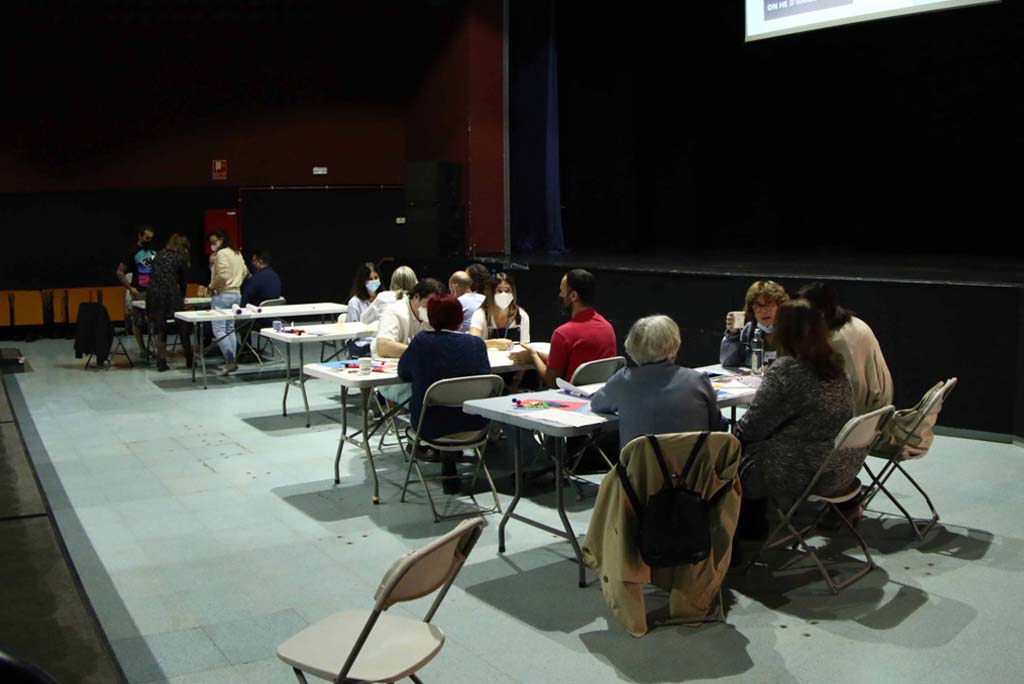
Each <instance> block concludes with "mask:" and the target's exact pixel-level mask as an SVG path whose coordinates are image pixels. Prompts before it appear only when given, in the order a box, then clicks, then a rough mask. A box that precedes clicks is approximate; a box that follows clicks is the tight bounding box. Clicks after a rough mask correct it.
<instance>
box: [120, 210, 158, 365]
mask: <svg viewBox="0 0 1024 684" xmlns="http://www.w3.org/2000/svg"><path fill="white" fill-rule="evenodd" d="M154 257H156V249H155V246H154V243H153V228H152V227H151V226H142V227H141V228H139V230H138V232H137V233H136V235H135V244H134V245H132V247H131V249H130V250H129V251H128V253H127V255H126V256H124V257H122V259H121V263H119V264H118V265H117V280H118V282H120V283H121V284H122V285H124V286H125V288H127V300H128V302H127V304H128V306H127V307H126V308H127V317H128V319H129V320H131V322H132V333H133V334H134V335H135V342H136V343H137V344H138V345H139V355H140V357H141V358H142V359H143V360H148V359H149V351H148V350H147V349H146V343H145V342H144V341H143V339H142V328H143V326H144V325H145V322H146V312H145V311H143V310H142V309H139V308H137V307H135V306H133V305H132V302H137V301H143V302H144V301H146V289H147V288H148V287H149V276H150V271H151V270H152V268H153V258H154Z"/></svg>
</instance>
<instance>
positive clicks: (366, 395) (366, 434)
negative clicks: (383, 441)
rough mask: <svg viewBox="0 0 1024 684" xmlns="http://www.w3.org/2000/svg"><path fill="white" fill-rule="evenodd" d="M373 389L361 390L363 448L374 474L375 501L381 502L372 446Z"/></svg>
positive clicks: (376, 502) (365, 388)
mask: <svg viewBox="0 0 1024 684" xmlns="http://www.w3.org/2000/svg"><path fill="white" fill-rule="evenodd" d="M372 391H373V390H372V389H369V388H368V387H364V388H362V389H361V390H360V393H361V395H362V396H361V398H362V402H361V403H362V407H361V409H362V414H363V448H364V449H365V450H366V457H367V458H368V459H370V472H371V473H372V474H373V503H375V504H379V503H380V483H379V482H378V481H377V466H376V465H375V464H374V462H373V449H372V448H371V447H370V429H369V425H370V393H371V392H372Z"/></svg>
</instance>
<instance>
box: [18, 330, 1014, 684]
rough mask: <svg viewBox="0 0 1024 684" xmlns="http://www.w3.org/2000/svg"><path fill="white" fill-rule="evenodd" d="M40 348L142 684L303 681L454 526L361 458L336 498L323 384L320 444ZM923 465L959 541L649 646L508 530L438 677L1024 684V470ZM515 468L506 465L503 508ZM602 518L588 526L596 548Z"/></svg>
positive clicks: (262, 404)
mask: <svg viewBox="0 0 1024 684" xmlns="http://www.w3.org/2000/svg"><path fill="white" fill-rule="evenodd" d="M19 347H20V348H21V349H22V351H23V352H25V354H26V356H28V358H29V360H30V363H31V365H32V368H33V371H34V372H31V373H26V374H24V375H20V376H17V378H16V380H14V381H13V382H16V383H17V385H18V386H19V388H20V392H21V393H22V395H23V397H24V400H25V402H26V403H27V406H28V408H29V410H30V413H31V421H32V424H33V426H34V431H33V430H32V429H31V428H29V429H27V430H26V438H27V441H28V442H29V448H30V450H31V451H32V456H33V458H34V460H35V462H36V466H37V468H38V471H39V475H40V478H41V480H42V482H43V485H44V487H45V489H46V492H47V495H48V497H49V499H50V502H51V505H52V506H53V508H54V509H55V513H56V516H57V519H58V522H59V524H60V528H61V532H62V534H63V536H64V538H65V540H66V543H67V546H68V548H69V550H70V552H71V554H72V556H73V559H74V562H75V565H76V567H77V568H78V571H79V573H80V575H81V577H82V579H83V581H84V583H85V587H86V589H87V591H88V593H89V597H90V599H91V601H92V603H93V605H94V606H95V608H96V611H97V612H98V614H99V617H100V620H101V622H102V624H103V626H104V629H105V630H106V632H107V635H108V636H109V638H110V639H111V642H112V644H113V646H114V649H115V652H116V654H117V656H118V658H119V660H120V662H121V664H122V666H123V668H124V670H125V672H126V673H127V675H128V677H129V679H130V681H131V682H132V684H136V683H138V684H141V683H143V682H164V681H170V682H175V683H176V684H214V683H216V684H221V683H224V684H227V683H233V682H237V683H239V684H241V683H243V682H244V683H246V684H257V683H261V682H282V683H284V682H289V681H294V679H293V678H292V675H291V673H290V671H289V669H288V668H287V667H286V666H285V665H283V664H282V663H280V662H278V661H277V660H276V659H275V657H274V650H275V647H276V645H277V644H278V643H280V642H281V641H282V640H284V639H285V638H286V637H288V636H289V635H291V634H293V633H294V632H296V631H298V630H299V629H301V628H302V627H303V626H304V625H306V624H308V623H309V622H311V621H314V620H317V619H318V618H320V617H322V616H324V615H327V614H329V613H331V612H333V611H336V610H340V609H349V608H367V607H368V606H369V605H370V602H371V597H372V594H373V591H374V589H375V588H376V585H377V582H378V581H379V579H380V577H381V575H382V574H383V572H384V571H385V569H386V568H387V567H388V566H389V565H390V564H391V562H392V561H393V560H394V559H395V558H396V557H398V556H399V555H400V554H402V553H404V552H405V551H407V550H408V549H411V548H415V547H417V546H419V545H421V544H423V543H424V542H426V541H427V540H429V539H431V538H433V537H434V536H436V535H438V534H440V533H442V532H443V531H446V530H447V529H450V527H451V525H452V524H453V523H450V524H447V525H435V524H433V523H432V522H430V516H429V510H428V509H427V508H426V505H425V503H424V501H423V498H422V496H420V495H419V493H418V492H416V491H415V489H414V496H413V497H412V499H411V503H406V504H401V503H399V502H398V494H399V485H400V484H401V480H402V477H403V476H404V468H403V465H404V464H403V461H402V458H401V456H400V455H399V454H398V453H397V452H395V453H391V454H390V455H388V456H385V457H383V458H380V459H379V460H378V462H377V463H378V469H379V475H380V476H381V478H382V496H383V503H382V505H380V506H373V505H371V503H370V490H369V486H368V484H367V478H368V471H367V468H368V464H367V463H366V460H365V458H364V457H363V456H362V455H361V454H360V452H359V451H358V450H357V449H355V448H353V447H348V446H347V447H346V448H345V456H344V458H343V460H342V484H341V485H340V486H335V485H334V484H333V479H332V473H331V466H332V459H333V457H334V451H335V447H336V445H337V437H338V433H339V426H338V424H337V420H338V413H339V404H338V388H336V387H332V386H329V385H328V384H327V383H325V382H323V381H313V382H310V383H309V384H308V385H307V387H308V389H309V392H310V395H311V402H312V404H313V407H314V408H315V409H316V410H317V411H318V415H317V416H315V417H314V425H313V427H312V428H310V429H306V428H304V427H303V424H304V423H303V420H302V418H301V416H300V415H295V416H290V417H288V418H283V417H281V416H280V415H279V411H280V398H281V391H282V387H283V386H282V381H281V379H280V375H279V374H267V375H263V376H260V375H258V374H255V373H251V372H249V373H246V374H243V375H240V376H238V377H234V378H231V379H229V380H227V381H220V380H211V385H210V389H209V390H207V391H203V390H202V388H201V386H197V385H192V383H191V382H190V381H189V380H188V378H187V376H186V374H185V373H184V371H172V372H169V373H163V374H158V373H156V372H155V371H153V370H146V369H140V368H137V369H135V370H128V369H126V368H113V369H111V370H109V371H95V370H90V371H85V370H83V369H82V365H83V364H82V361H81V360H75V359H74V358H73V355H72V353H71V347H72V345H71V342H68V341H56V340H47V341H40V342H35V343H31V344H25V343H19ZM172 365H178V366H180V365H181V363H180V360H177V363H176V364H172ZM952 400H953V401H955V400H956V399H955V396H954V397H953V399H952ZM300 407H301V400H300V399H299V398H297V397H295V398H294V401H293V403H292V409H293V410H295V411H299V409H300ZM36 436H37V438H36ZM916 465H917V466H918V467H916V468H915V472H916V473H919V474H920V479H921V481H922V483H923V484H924V485H925V486H926V488H927V489H928V490H929V491H930V492H931V493H932V494H933V496H934V499H935V500H936V502H937V504H938V506H939V509H940V511H941V512H942V514H943V523H942V525H941V526H940V527H939V528H938V529H936V530H935V531H934V532H932V533H931V534H930V535H929V536H928V538H927V539H926V540H925V541H924V542H922V543H912V542H910V541H909V538H908V536H907V529H906V527H905V525H902V526H901V525H899V524H898V523H897V522H896V521H895V520H893V519H888V520H885V521H877V520H868V521H866V522H865V526H864V527H865V530H866V533H867V536H868V537H869V542H870V543H871V545H872V547H873V549H874V550H875V551H876V556H877V561H878V564H879V566H880V568H881V569H880V570H879V571H876V572H875V573H873V574H872V575H871V576H869V577H868V578H866V579H864V580H863V581H861V582H860V583H858V584H856V585H854V586H853V587H852V588H851V589H849V590H848V591H846V592H844V593H843V594H842V595H841V596H839V597H831V596H830V595H828V594H827V593H826V592H825V590H824V587H823V585H822V584H821V583H820V582H818V581H814V577H813V576H812V575H802V576H799V577H797V578H775V579H769V578H767V577H765V576H764V575H763V574H762V575H755V576H753V577H750V578H746V579H743V580H736V581H731V582H730V587H731V588H730V590H729V591H728V592H727V602H728V603H729V604H730V608H729V616H728V623H727V624H725V625H714V626H710V627H704V628H701V629H699V630H698V629H692V628H687V627H666V628H661V629H658V630H655V631H654V632H652V633H651V634H649V635H648V636H647V637H645V638H643V639H634V638H632V637H630V636H629V635H628V634H626V633H625V632H624V631H623V630H622V629H621V628H620V627H619V626H618V624H617V623H615V622H614V621H610V620H609V613H608V611H607V610H606V608H605V606H604V603H603V601H602V598H601V593H600V590H599V589H598V587H596V586H593V585H592V586H591V587H589V588H588V589H585V590H581V589H577V588H576V585H575V572H574V568H573V566H572V565H571V564H570V563H569V562H567V560H566V559H567V558H568V557H570V552H569V550H568V546H567V544H566V543H564V542H561V541H559V540H557V539H555V538H553V537H552V536H551V535H549V534H547V533H544V532H542V531H540V530H535V529H533V528H529V527H526V526H523V525H519V524H515V523H512V524H511V525H510V527H509V540H508V543H509V553H508V554H506V555H498V554H497V531H496V527H497V519H496V518H494V517H490V518H489V519H488V527H487V529H486V530H485V532H484V536H483V537H482V538H481V541H480V543H479V545H478V546H477V548H476V550H475V551H474V553H473V555H472V557H471V558H470V560H469V563H468V564H467V566H466V568H465V569H464V571H463V573H462V575H461V576H460V578H459V580H458V582H457V586H456V587H455V589H454V590H453V591H452V592H451V594H450V595H449V597H448V599H447V600H446V602H445V605H444V606H443V607H442V609H441V611H440V612H439V614H438V615H437V618H436V620H435V621H436V623H437V624H438V625H440V626H441V627H442V628H443V629H444V630H445V631H446V632H447V634H448V642H447V644H446V646H445V648H444V650H443V651H442V652H441V654H440V655H439V656H438V658H437V659H436V660H435V661H434V662H433V663H431V664H430V665H428V666H427V667H426V668H425V670H424V671H423V678H424V680H425V681H435V682H442V681H443V682H455V683H457V682H480V681H490V682H494V683H495V684H499V683H500V684H507V683H510V682H523V683H535V682H541V681H553V682H554V681H557V682H559V683H560V684H574V683H576V682H580V683H585V684H593V683H594V682H604V681H616V680H621V681H631V682H651V683H653V682H683V681H701V680H713V679H714V680H725V681H729V680H732V681H761V682H823V681H843V682H862V681H863V682H870V683H871V684H877V682H887V681H900V682H927V684H943V683H945V682H961V681H963V680H965V679H970V680H973V681H976V682H989V681H991V682H1012V681H1019V680H1020V678H1021V676H1022V674H1024V653H1022V651H1021V650H1020V649H1019V647H1018V645H1019V634H1018V625H1019V619H1018V616H1019V607H1018V604H1017V600H1018V599H1017V597H1018V596H1019V594H1018V592H1020V591H1022V590H1024V541H1022V538H1021V532H1020V529H1019V520H1020V513H1019V512H1020V510H1021V505H1022V503H1024V495H1022V494H1021V493H1020V487H1019V482H1021V481H1022V480H1024V449H1021V448H1019V447H1014V446H1009V445H999V444H992V443H983V442H974V441H967V440H960V439H953V438H939V439H937V441H936V444H935V446H934V448H933V450H932V453H931V454H929V456H928V458H927V459H925V460H924V461H923V462H922V463H920V464H916ZM507 466H508V464H507V462H506V461H505V460H504V459H502V458H501V457H500V456H499V457H496V458H495V470H496V476H497V477H498V479H499V482H500V486H501V487H502V489H504V490H506V491H507V490H508V489H509V478H508V475H507V469H508V468H507ZM896 489H897V490H898V491H900V492H902V493H907V492H906V488H905V487H903V486H897V487H896ZM537 491H538V492H543V488H542V487H540V488H538V490H537ZM503 501H504V502H507V501H508V496H504V497H503ZM552 501H553V498H552V496H551V494H550V493H547V494H543V493H542V494H540V495H538V496H537V497H535V498H534V499H533V500H532V501H531V502H528V503H526V504H525V505H524V506H525V508H524V512H527V513H528V514H531V515H535V516H541V517H546V518H548V519H550V520H551V521H552V524H555V521H556V520H557V518H556V516H555V515H554V513H553V510H552V508H551V506H552ZM590 503H591V502H589V501H588V502H584V503H583V504H575V503H574V504H573V506H572V508H573V512H572V513H571V519H572V520H573V523H574V524H575V525H576V526H577V531H578V532H579V533H581V534H582V533H583V532H585V529H586V522H587V519H588V516H589V505H590ZM832 546H833V547H835V548H844V547H845V546H846V544H845V543H844V541H843V540H837V541H836V542H834V543H833V544H832ZM394 610H399V611H401V612H403V613H407V614H410V615H413V614H417V613H418V612H422V611H423V610H425V604H424V603H423V602H420V603H418V604H413V605H403V606H398V607H396V608H395V609H394Z"/></svg>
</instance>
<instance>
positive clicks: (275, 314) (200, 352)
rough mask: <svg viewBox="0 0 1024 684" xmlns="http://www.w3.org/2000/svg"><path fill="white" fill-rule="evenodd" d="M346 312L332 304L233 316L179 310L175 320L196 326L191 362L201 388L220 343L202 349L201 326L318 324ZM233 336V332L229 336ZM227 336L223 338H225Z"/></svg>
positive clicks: (229, 312) (271, 308)
mask: <svg viewBox="0 0 1024 684" xmlns="http://www.w3.org/2000/svg"><path fill="white" fill-rule="evenodd" d="M347 310H348V307H347V306H346V305H344V304H335V303H334V302H318V303H316V304H284V305H282V306H267V307H263V310H262V311H259V312H256V311H249V310H243V311H242V312H240V313H237V314H236V313H234V312H233V311H232V310H231V309H210V310H209V311H178V312H177V313H175V314H174V317H175V318H177V319H178V320H181V321H185V322H186V323H191V324H193V325H195V335H196V341H195V346H194V347H193V353H194V354H195V358H194V359H193V363H192V382H195V381H196V367H197V366H202V371H203V389H207V387H209V385H208V383H207V377H206V352H207V351H209V350H210V349H212V348H213V345H215V344H217V342H219V341H220V338H217V339H215V340H213V342H211V343H210V346H209V347H204V346H203V332H202V326H201V325H197V324H200V323H212V322H214V321H251V320H254V319H261V318H279V319H281V320H282V321H286V322H289V323H290V322H291V321H292V320H294V319H296V318H313V317H316V316H319V317H320V319H321V321H320V322H321V323H324V322H326V321H325V319H326V318H327V317H328V316H332V317H334V316H338V315H339V314H343V313H345V312H346V311H347ZM229 334H231V335H234V334H235V333H234V331H232V332H231V333H229ZM225 336H226V335H225Z"/></svg>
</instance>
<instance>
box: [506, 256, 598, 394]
mask: <svg viewBox="0 0 1024 684" xmlns="http://www.w3.org/2000/svg"><path fill="white" fill-rule="evenodd" d="M595 294H596V286H595V283H594V276H593V274H591V273H590V271H585V270H583V269H582V268H576V269H573V270H571V271H569V272H568V273H566V274H565V275H564V276H563V277H562V283H561V285H560V286H559V296H560V297H561V299H562V309H563V310H564V311H565V312H566V313H567V314H569V315H570V316H571V317H572V320H570V321H569V322H568V323H564V324H562V325H560V326H559V327H558V328H556V329H555V332H554V333H553V334H552V335H551V351H550V352H549V353H548V354H544V353H542V352H539V351H536V350H534V349H529V348H527V349H525V350H524V351H521V352H515V353H513V354H512V355H511V356H512V360H513V361H514V362H516V363H533V367H534V368H535V369H537V374H538V375H540V377H541V379H542V380H543V381H544V384H546V385H547V386H548V387H552V388H553V387H555V386H556V385H555V380H556V379H557V378H563V379H565V380H570V379H572V374H573V373H575V372H576V369H577V368H579V367H580V366H582V365H583V364H584V363H587V362H588V361H597V360H598V359H607V358H610V357H612V356H615V355H616V343H615V330H614V329H613V328H612V324H611V323H609V322H608V321H606V320H605V318H604V316H602V315H601V314H599V313H597V311H596V310H595V309H594V297H595Z"/></svg>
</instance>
